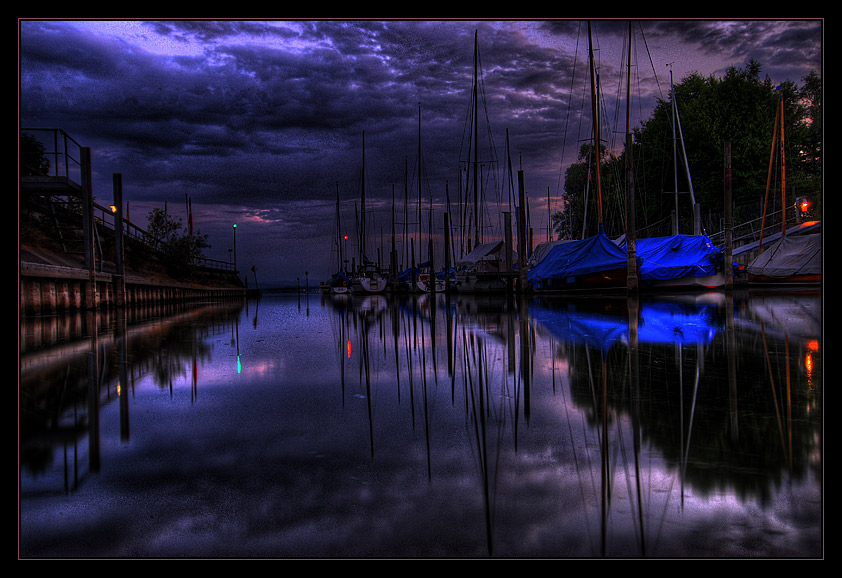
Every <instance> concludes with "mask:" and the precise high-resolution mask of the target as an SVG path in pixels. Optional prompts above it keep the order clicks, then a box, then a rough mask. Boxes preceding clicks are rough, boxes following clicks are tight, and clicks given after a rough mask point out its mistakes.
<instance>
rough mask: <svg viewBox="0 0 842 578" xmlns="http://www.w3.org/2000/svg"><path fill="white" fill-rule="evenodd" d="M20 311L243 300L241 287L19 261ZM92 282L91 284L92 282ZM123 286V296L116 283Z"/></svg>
mask: <svg viewBox="0 0 842 578" xmlns="http://www.w3.org/2000/svg"><path fill="white" fill-rule="evenodd" d="M19 276H20V278H19V285H20V312H21V314H22V315H51V314H55V313H67V312H73V311H80V310H87V309H103V308H110V307H117V306H128V307H131V306H138V305H150V304H156V303H164V302H169V303H174V302H180V301H190V300H200V299H213V300H233V299H237V300H242V299H245V297H246V289H244V288H242V287H213V286H199V285H193V284H187V283H179V282H177V281H173V280H160V279H150V278H145V277H142V276H136V275H127V276H126V277H125V279H124V280H122V281H123V282H122V284H121V283H120V281H121V279H120V277H119V276H118V275H114V274H109V273H95V274H94V275H93V280H92V279H91V275H90V274H89V273H88V271H86V270H84V269H79V268H74V267H63V266H56V265H47V264H39V263H25V262H21V263H20V272H19ZM92 284H93V286H92ZM120 286H122V287H124V288H123V290H122V299H121V295H120V294H119V289H118V287H120Z"/></svg>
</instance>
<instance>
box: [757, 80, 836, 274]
mask: <svg viewBox="0 0 842 578" xmlns="http://www.w3.org/2000/svg"><path fill="white" fill-rule="evenodd" d="M783 106H784V103H783V93H781V94H780V99H779V100H778V109H777V111H776V113H775V134H774V136H773V137H772V157H773V158H772V159H770V160H769V177H768V179H767V183H766V197H767V199H768V196H769V183H770V181H771V174H772V162H773V159H774V152H775V147H776V146H777V129H778V121H780V128H781V139H780V151H781V174H782V177H781V181H782V182H781V196H782V203H781V210H782V213H781V227H782V228H781V235H780V238H779V239H778V240H777V241H776V242H774V243H773V244H772V245H771V246H770V247H769V248H767V249H764V248H763V236H762V235H763V230H764V228H765V221H766V207H765V205H764V208H763V222H764V225H763V226H762V227H761V237H760V242H759V251H760V253H759V254H758V255H757V257H755V258H754V260H753V261H752V262H751V263H749V264H748V265H747V266H746V273H747V275H748V281H749V283H764V284H765V283H771V284H776V285H780V284H819V283H821V281H822V245H823V237H822V235H821V233H820V231H821V226H818V227H810V228H809V229H808V230H809V231H819V233H815V232H809V233H807V234H800V235H792V234H790V235H787V229H786V205H787V203H786V163H785V155H784V116H783V115H784V109H783Z"/></svg>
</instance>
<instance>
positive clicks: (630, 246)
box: [626, 21, 638, 291]
mask: <svg viewBox="0 0 842 578" xmlns="http://www.w3.org/2000/svg"><path fill="white" fill-rule="evenodd" d="M631 55H632V23H631V21H629V54H628V73H627V75H626V255H627V258H628V261H627V268H628V276H627V278H626V287H627V288H628V290H629V291H637V288H638V280H637V232H636V228H637V222H636V220H635V214H634V205H635V200H634V198H635V190H634V155H633V148H632V133H631V60H632V58H631Z"/></svg>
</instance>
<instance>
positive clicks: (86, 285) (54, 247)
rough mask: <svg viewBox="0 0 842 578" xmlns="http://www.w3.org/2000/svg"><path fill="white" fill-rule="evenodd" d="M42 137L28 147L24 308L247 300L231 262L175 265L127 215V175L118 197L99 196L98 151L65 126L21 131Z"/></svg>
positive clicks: (21, 234)
mask: <svg viewBox="0 0 842 578" xmlns="http://www.w3.org/2000/svg"><path fill="white" fill-rule="evenodd" d="M24 132H26V133H27V134H28V135H35V136H30V137H29V138H31V139H33V142H34V141H37V142H39V143H41V145H40V146H36V147H35V148H36V149H37V153H36V154H37V160H33V159H30V158H27V155H26V152H27V150H29V149H27V148H26V147H23V146H22V151H21V172H20V184H19V193H18V213H19V219H18V257H19V260H18V263H19V269H18V281H19V283H18V284H19V289H20V298H19V300H20V314H21V315H50V314H59V313H67V312H73V311H83V310H103V309H107V308H115V307H130V306H137V305H152V304H169V303H175V302H184V301H195V300H208V299H224V300H230V299H239V300H242V299H245V298H246V297H247V295H248V291H247V288H246V287H245V285H244V283H243V281H242V280H241V279H240V278H239V275H238V272H237V271H236V267H235V266H234V265H232V264H231V263H225V262H222V261H214V260H211V259H204V258H201V259H198V258H192V259H190V261H189V263H188V264H187V266H181V267H178V268H175V267H172V266H171V265H168V264H167V261H166V257H165V255H163V253H162V252H161V250H160V243H159V242H158V241H157V240H156V239H154V238H151V236H150V235H149V234H148V233H146V231H144V230H143V229H141V228H140V227H137V226H136V225H134V224H132V223H131V222H130V221H129V220H128V219H126V218H125V217H124V216H123V211H122V207H123V201H122V177H121V175H120V174H116V173H115V174H114V175H113V185H114V188H113V199H112V200H113V203H112V204H111V205H110V206H108V207H106V206H104V205H101V204H99V203H97V202H96V201H95V200H94V197H93V194H92V187H91V182H90V175H91V152H90V149H88V148H86V147H82V146H80V145H79V144H78V143H76V142H75V141H74V140H73V139H72V138H71V137H70V136H69V135H67V134H66V133H64V132H63V131H61V130H59V129H38V130H29V131H21V135H22V142H23V138H24Z"/></svg>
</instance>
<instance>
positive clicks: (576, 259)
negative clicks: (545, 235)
mask: <svg viewBox="0 0 842 578" xmlns="http://www.w3.org/2000/svg"><path fill="white" fill-rule="evenodd" d="M626 267H628V256H627V255H626V250H625V248H621V247H619V246H617V244H616V243H615V242H614V241H612V240H611V239H609V238H608V236H607V235H606V234H605V233H604V232H600V233H599V234H597V235H594V236H593V237H589V238H587V239H582V240H580V241H568V242H566V243H560V244H557V245H554V246H553V247H552V248H550V250H549V251H548V252H547V255H546V257H544V258H543V259H542V260H541V262H540V263H537V264H536V265H535V266H534V267H532V269H530V271H529V273H528V274H527V280H528V281H529V283H530V284H531V285H533V286H535V287H540V285H541V284H542V283H543V282H545V281H548V280H551V279H568V278H571V277H578V276H581V275H588V274H590V273H599V272H602V271H614V270H616V269H622V268H626Z"/></svg>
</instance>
